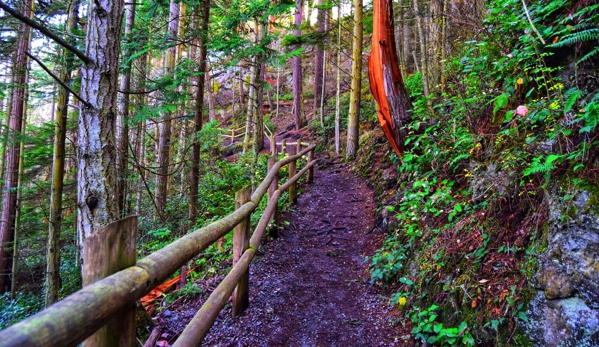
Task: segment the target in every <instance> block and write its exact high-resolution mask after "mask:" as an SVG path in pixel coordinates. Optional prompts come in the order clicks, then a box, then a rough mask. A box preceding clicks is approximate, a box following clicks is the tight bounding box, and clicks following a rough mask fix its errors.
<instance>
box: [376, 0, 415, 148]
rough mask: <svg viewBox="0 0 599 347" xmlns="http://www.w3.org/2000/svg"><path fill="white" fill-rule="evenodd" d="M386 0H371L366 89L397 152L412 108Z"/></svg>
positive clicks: (403, 140) (402, 143)
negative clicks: (398, 61) (370, 50)
mask: <svg viewBox="0 0 599 347" xmlns="http://www.w3.org/2000/svg"><path fill="white" fill-rule="evenodd" d="M393 27H394V25H393V7H392V6H391V4H390V0H375V1H374V8H373V28H372V54H371V55H370V59H369V60H368V76H369V78H370V90H371V91H372V95H373V96H374V99H375V100H376V102H377V103H378V105H379V109H378V114H377V117H378V119H379V122H380V124H381V127H382V128H383V132H384V133H385V136H386V137H387V139H388V140H389V142H390V143H391V145H392V146H393V149H394V150H395V152H396V153H397V155H398V156H401V155H402V154H403V150H404V143H405V140H406V131H405V130H404V126H405V125H406V124H407V123H408V122H409V121H410V113H409V111H410V110H411V108H412V104H411V103H410V98H409V96H408V92H407V91H406V88H405V86H404V83H403V79H402V75H401V71H400V69H399V67H398V66H397V50H396V47H397V46H396V45H395V44H394V43H395V38H394V31H393Z"/></svg>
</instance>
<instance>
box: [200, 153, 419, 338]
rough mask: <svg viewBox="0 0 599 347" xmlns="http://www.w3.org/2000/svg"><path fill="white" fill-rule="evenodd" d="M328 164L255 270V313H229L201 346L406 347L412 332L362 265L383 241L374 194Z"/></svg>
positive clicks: (252, 296) (254, 265) (252, 293)
mask: <svg viewBox="0 0 599 347" xmlns="http://www.w3.org/2000/svg"><path fill="white" fill-rule="evenodd" d="M320 163H323V162H322V161H320ZM327 164H329V165H328V166H329V168H328V169H322V170H321V169H318V168H317V169H316V171H315V181H314V184H310V185H306V186H304V187H303V192H302V194H301V195H300V196H299V198H298V203H297V204H296V205H294V206H293V207H292V209H291V210H290V211H288V212H286V213H284V214H283V215H282V216H281V219H280V221H281V224H283V225H284V228H283V230H281V231H280V237H279V238H278V239H276V240H274V241H271V242H268V243H266V244H265V245H264V246H263V248H261V250H260V252H259V253H258V257H257V259H255V261H254V262H253V263H252V265H251V267H250V308H249V309H248V310H247V311H246V312H245V313H244V314H243V315H241V316H240V317H237V318H231V309H230V306H229V305H228V306H227V307H226V308H225V309H224V310H223V311H222V312H221V314H220V316H219V318H218V319H217V321H216V322H215V324H214V326H213V327H212V329H211V331H210V334H209V335H208V336H206V338H205V340H204V343H203V344H202V346H311V347H314V346H401V345H404V342H405V341H404V340H403V339H402V338H401V337H400V336H402V335H406V333H407V334H409V331H408V332H406V331H405V330H404V329H401V328H400V327H399V326H393V322H392V320H393V317H391V316H390V315H389V308H388V303H387V301H386V299H384V297H383V296H379V295H378V293H377V289H376V288H375V287H373V286H372V285H371V284H370V283H369V279H370V275H369V273H368V271H367V264H366V263H365V262H364V257H365V256H370V255H372V253H373V252H374V250H375V249H376V247H377V246H378V245H377V241H376V239H378V240H379V242H380V239H381V237H380V235H378V234H377V232H376V231H373V229H374V228H373V223H374V217H375V207H376V204H375V202H374V199H373V194H372V191H371V190H370V189H369V188H368V187H367V186H366V185H365V184H364V183H363V182H362V181H360V180H359V179H357V178H356V177H355V176H354V175H353V174H351V173H350V172H349V170H348V168H347V167H345V165H342V164H338V163H327ZM321 166H324V165H321ZM402 330H403V331H402Z"/></svg>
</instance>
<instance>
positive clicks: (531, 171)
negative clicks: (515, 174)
mask: <svg viewBox="0 0 599 347" xmlns="http://www.w3.org/2000/svg"><path fill="white" fill-rule="evenodd" d="M560 158H562V156H561V155H557V154H550V155H548V156H547V159H545V162H544V163H541V159H543V156H542V155H541V156H538V157H536V158H533V160H532V163H530V166H529V167H528V168H527V169H525V170H524V171H523V172H522V177H526V176H530V175H535V174H543V175H544V176H545V184H544V185H543V186H545V185H547V183H549V177H550V176H551V171H552V170H553V169H555V164H554V162H555V161H556V160H558V159H560Z"/></svg>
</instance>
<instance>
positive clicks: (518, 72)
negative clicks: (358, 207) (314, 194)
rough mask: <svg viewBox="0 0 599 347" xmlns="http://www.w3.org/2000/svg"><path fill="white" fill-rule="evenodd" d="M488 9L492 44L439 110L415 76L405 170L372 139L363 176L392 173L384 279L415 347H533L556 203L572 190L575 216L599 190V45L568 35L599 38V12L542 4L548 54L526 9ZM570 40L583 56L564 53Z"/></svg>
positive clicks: (452, 63) (471, 57) (476, 52)
mask: <svg viewBox="0 0 599 347" xmlns="http://www.w3.org/2000/svg"><path fill="white" fill-rule="evenodd" d="M489 6H490V7H489V8H488V14H489V16H488V19H487V20H486V21H485V23H484V25H485V26H486V27H487V28H490V30H489V32H488V33H487V34H486V35H483V36H481V37H479V38H478V39H477V40H472V41H469V42H466V43H465V44H464V45H463V47H462V48H461V51H460V54H459V55H455V56H453V57H450V58H449V59H448V61H447V67H446V71H445V73H446V74H447V81H448V84H447V86H446V89H445V92H442V93H438V94H437V96H431V97H429V98H426V97H424V96H423V95H422V93H421V90H419V89H418V88H413V86H416V85H418V84H419V83H420V81H421V78H420V76H418V75H417V74H416V75H411V76H407V78H406V85H407V86H408V88H409V89H410V92H411V94H412V95H411V97H412V100H413V105H414V109H413V113H412V117H413V118H412V122H411V123H410V124H409V125H408V126H407V129H408V132H409V135H408V137H407V139H406V145H407V147H408V148H409V150H408V151H406V153H405V154H404V155H403V156H402V157H401V158H399V157H397V156H396V155H395V154H394V153H391V152H390V151H388V147H389V146H387V145H386V144H383V145H381V141H380V140H379V139H378V138H377V136H374V135H373V134H374V133H372V132H370V133H367V134H366V135H364V136H363V137H362V141H363V143H362V148H363V150H362V153H361V158H360V160H362V162H359V163H358V164H357V166H356V167H357V170H358V172H362V171H363V172H364V173H366V172H367V171H369V170H367V169H366V168H367V167H372V165H373V163H372V160H374V158H377V160H379V168H378V170H376V172H374V173H371V174H370V175H371V177H370V179H371V182H373V184H374V185H375V189H377V191H376V193H377V195H378V196H379V199H380V200H381V202H382V203H383V204H384V205H383V206H382V207H381V209H385V211H381V216H383V217H382V218H383V223H384V224H385V225H388V228H389V229H388V232H389V235H388V237H387V239H386V240H385V241H384V243H383V245H382V247H381V248H380V249H379V250H377V251H376V253H375V254H374V255H373V256H372V257H371V258H370V259H368V260H369V264H370V270H371V280H372V282H373V283H376V284H377V285H381V286H388V287H390V288H392V290H393V291H395V294H394V295H393V296H392V297H391V303H392V305H393V306H395V307H397V309H398V310H400V311H402V312H404V313H405V315H406V316H407V317H408V318H409V320H410V321H411V325H412V335H413V337H414V338H415V339H416V340H418V341H423V342H424V341H426V342H427V343H430V344H434V345H439V346H449V345H476V344H484V345H523V346H526V345H530V343H531V342H530V341H529V340H528V338H527V337H526V336H525V335H524V334H523V333H522V331H521V330H520V328H519V324H520V323H521V322H523V321H527V320H528V317H527V316H526V314H525V312H526V305H527V302H528V301H529V299H530V298H531V296H532V293H533V288H532V287H531V286H530V285H529V283H528V281H529V280H530V279H531V278H532V276H533V274H534V273H535V271H536V267H537V258H538V256H539V255H540V254H541V253H542V252H543V251H544V250H545V248H546V243H547V240H546V237H547V219H548V205H547V201H546V198H547V196H548V193H549V192H550V191H551V190H552V189H556V188H555V187H559V188H557V189H559V190H560V194H561V195H560V196H562V197H563V200H564V203H569V202H570V201H571V199H572V198H573V196H574V194H575V192H577V191H579V190H584V189H587V190H588V189H591V188H592V187H596V186H597V183H598V182H597V172H596V167H597V163H598V161H599V157H598V151H597V141H598V139H597V125H598V122H599V94H598V93H597V90H596V88H591V89H588V88H586V84H585V83H581V81H582V80H584V71H585V70H584V69H583V67H582V65H583V64H587V65H588V64H591V63H593V64H595V65H593V66H594V67H595V68H596V66H597V65H596V63H597V55H596V54H595V55H593V54H594V53H592V52H594V51H596V50H597V48H596V46H595V47H594V46H593V44H594V45H596V39H595V41H592V39H590V38H589V36H588V35H590V34H592V33H594V31H593V32H592V33H587V34H584V33H581V34H580V37H578V38H576V39H575V38H574V37H573V36H568V35H574V34H575V33H577V32H575V31H574V30H573V29H572V28H573V27H574V28H578V30H580V32H582V31H584V30H586V29H585V28H589V26H592V25H595V27H596V25H597V24H598V23H599V6H596V5H595V6H591V7H590V9H589V7H580V6H579V5H578V3H577V2H572V1H570V2H566V3H562V2H557V1H541V2H539V3H538V4H534V5H531V7H530V9H529V10H530V11H531V14H532V16H533V18H534V23H535V26H536V28H537V29H538V31H539V32H540V35H542V36H543V38H544V40H545V41H547V42H553V44H551V45H545V46H543V45H541V44H540V41H539V39H538V37H537V34H536V33H535V32H533V31H531V30H530V24H529V23H528V21H527V20H526V17H525V14H524V12H523V11H522V7H521V3H520V2H519V1H515V0H498V1H494V2H492V3H490V5H489ZM590 23H593V24H592V25H591V24H590ZM593 35H594V34H593ZM566 39H569V40H571V42H570V41H569V42H570V43H572V42H579V43H581V44H580V45H579V46H576V47H573V46H572V45H570V44H565V43H564V44H556V43H560V42H563V41H560V40H566ZM558 54H559V56H556V55H558ZM589 54H591V56H589ZM568 55H573V56H575V57H578V60H577V61H578V63H574V64H571V63H568V62H567V61H566V59H565V58H564V57H566V56H568ZM560 57H561V58H560ZM572 69H578V72H577V73H576V74H575V73H572V72H570V73H568V71H570V70H572ZM524 107H525V108H526V110H525V109H524ZM380 151H383V152H384V153H382V154H381V153H380ZM389 170H394V172H393V173H392V174H390V173H389ZM384 177H392V178H393V180H394V185H393V187H389V186H388V184H387V186H385V184H386V183H381V182H380V180H381V179H384Z"/></svg>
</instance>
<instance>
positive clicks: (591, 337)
mask: <svg viewBox="0 0 599 347" xmlns="http://www.w3.org/2000/svg"><path fill="white" fill-rule="evenodd" d="M529 307H530V309H529V310H528V312H527V313H526V315H527V316H528V322H526V323H524V324H523V327H522V328H523V329H524V331H526V332H527V333H528V335H529V337H530V338H531V339H532V340H533V341H535V343H536V346H546V347H593V346H599V330H598V327H599V311H597V310H593V309H591V308H589V307H588V306H587V305H586V303H585V302H584V300H582V299H580V298H577V297H571V298H567V299H555V300H548V299H547V298H546V297H545V294H544V293H543V292H539V293H538V294H537V295H536V296H535V297H534V298H533V299H532V301H531V302H530V305H529Z"/></svg>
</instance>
